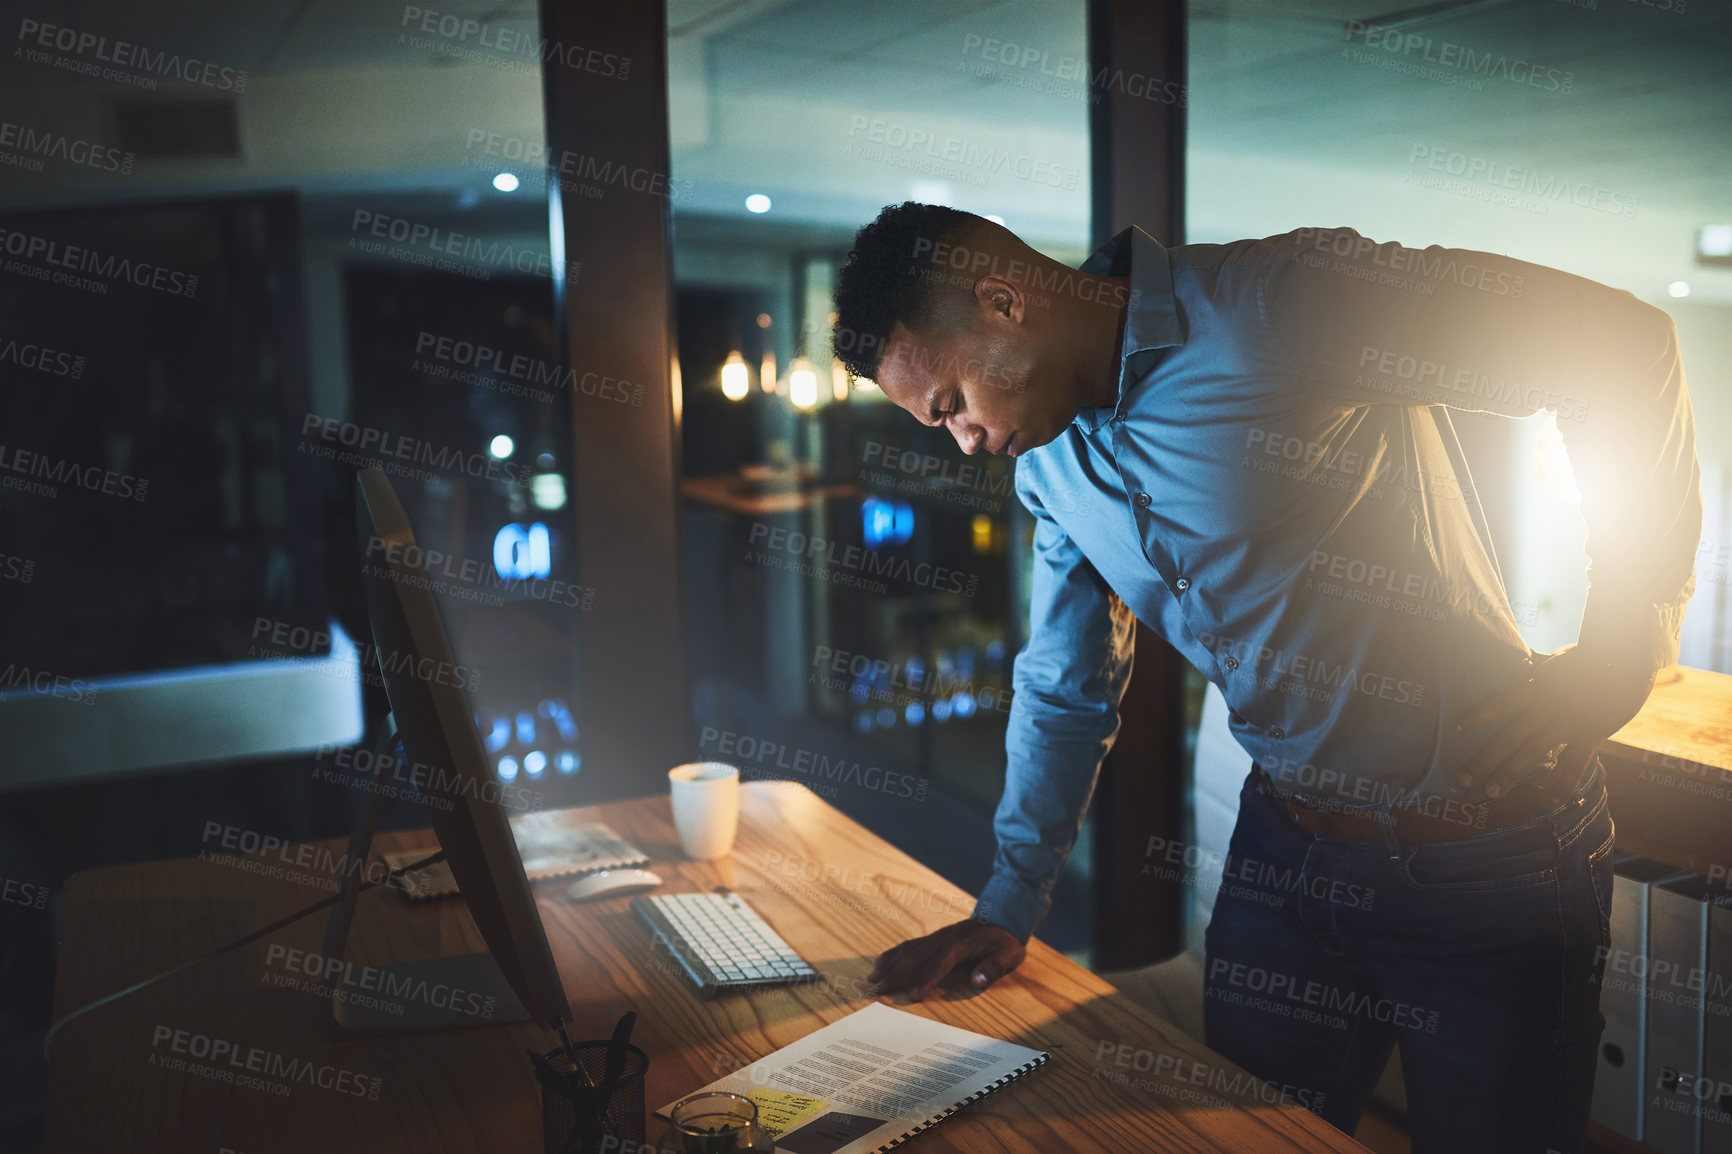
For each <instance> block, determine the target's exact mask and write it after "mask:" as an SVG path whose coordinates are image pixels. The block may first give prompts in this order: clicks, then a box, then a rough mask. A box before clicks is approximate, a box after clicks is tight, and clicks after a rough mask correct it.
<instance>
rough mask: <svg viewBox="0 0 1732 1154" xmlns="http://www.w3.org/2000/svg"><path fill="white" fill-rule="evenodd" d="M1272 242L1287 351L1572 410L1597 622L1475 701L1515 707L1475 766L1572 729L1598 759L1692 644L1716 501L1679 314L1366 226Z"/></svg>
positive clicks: (1506, 400) (1389, 388) (1569, 437)
mask: <svg viewBox="0 0 1732 1154" xmlns="http://www.w3.org/2000/svg"><path fill="white" fill-rule="evenodd" d="M1257 247H1259V248H1262V249H1264V250H1265V251H1266V252H1267V254H1268V257H1269V265H1268V273H1267V280H1266V281H1265V283H1264V285H1263V294H1262V304H1263V307H1264V310H1265V320H1267V322H1268V323H1269V326H1270V333H1271V336H1272V339H1273V340H1274V342H1275V350H1274V351H1275V352H1276V354H1277V355H1278V356H1281V357H1283V358H1284V359H1285V360H1286V362H1287V363H1288V364H1290V365H1293V366H1294V367H1295V368H1296V369H1297V370H1298V371H1299V372H1300V373H1301V374H1302V375H1303V376H1304V377H1305V378H1306V380H1307V383H1309V384H1312V385H1314V386H1315V387H1317V388H1318V389H1319V390H1320V391H1322V392H1324V393H1326V394H1327V395H1332V396H1335V397H1338V398H1341V399H1344V400H1347V401H1349V402H1353V403H1360V404H1398V405H1433V404H1436V405H1447V406H1451V407H1454V408H1461V409H1472V410H1478V411H1482V412H1494V413H1502V414H1505V415H1508V416H1527V415H1530V414H1532V413H1536V412H1539V411H1540V410H1542V409H1549V410H1551V411H1553V412H1555V413H1556V414H1557V418H1558V428H1559V430H1560V431H1561V432H1562V434H1563V438H1564V444H1565V446H1566V447H1567V449H1568V450H1569V454H1570V461H1571V464H1572V466H1573V469H1574V472H1575V475H1576V483H1577V488H1578V489H1579V490H1580V492H1581V494H1582V503H1581V509H1582V516H1583V519H1584V520H1585V521H1586V522H1587V526H1588V542H1587V552H1588V558H1589V569H1588V576H1589V590H1588V599H1587V606H1586V608H1585V610H1584V612H1583V615H1582V623H1581V632H1580V640H1579V642H1578V644H1577V645H1576V646H1575V647H1573V649H1572V650H1571V651H1570V652H1569V653H1568V655H1567V658H1566V659H1564V660H1561V661H1558V660H1554V661H1552V662H1548V663H1546V664H1543V665H1541V666H1540V667H1539V669H1538V670H1536V674H1535V679H1534V681H1533V682H1530V683H1528V685H1526V686H1523V687H1520V688H1519V689H1518V690H1515V691H1512V692H1511V693H1510V694H1506V695H1503V696H1501V697H1499V698H1494V699H1489V700H1488V701H1486V702H1484V703H1482V704H1481V705H1478V706H1475V707H1473V708H1472V709H1469V710H1467V711H1466V712H1465V713H1464V714H1463V716H1462V718H1461V719H1460V720H1461V724H1462V725H1463V728H1465V729H1470V730H1471V729H1474V728H1477V727H1478V726H1480V725H1483V724H1486V723H1488V722H1490V721H1493V720H1496V719H1498V718H1505V719H1507V721H1506V724H1505V725H1504V727H1503V728H1502V729H1501V730H1500V732H1499V733H1498V734H1497V735H1495V736H1494V737H1493V738H1492V739H1491V740H1490V741H1488V742H1487V743H1486V747H1485V749H1484V750H1482V751H1481V753H1480V754H1478V755H1476V756H1475V758H1474V759H1473V760H1471V761H1470V762H1469V763H1468V764H1467V765H1465V766H1463V767H1462V769H1463V784H1464V785H1470V784H1472V783H1473V782H1476V781H1489V782H1491V783H1493V786H1497V783H1501V782H1507V781H1508V780H1509V779H1511V778H1513V777H1514V776H1516V775H1517V774H1519V773H1520V772H1522V770H1524V769H1525V768H1528V767H1531V766H1533V765H1536V764H1539V763H1540V762H1541V761H1544V760H1545V759H1546V753H1547V752H1548V751H1549V750H1552V749H1554V748H1556V747H1557V746H1558V745H1567V746H1568V747H1569V750H1570V754H1571V756H1570V757H1568V758H1567V759H1565V760H1564V761H1562V762H1560V767H1559V768H1560V773H1567V772H1568V771H1570V770H1572V769H1575V770H1579V769H1584V768H1585V767H1586V765H1587V764H1588V761H1589V758H1590V757H1591V755H1592V753H1593V750H1594V748H1595V747H1597V745H1598V743H1599V741H1600V740H1603V739H1604V738H1605V737H1606V736H1609V735H1610V734H1611V733H1612V732H1615V731H1616V730H1617V729H1618V728H1619V727H1620V726H1622V725H1623V724H1624V722H1626V721H1628V720H1629V718H1630V717H1631V716H1634V714H1635V712H1636V710H1638V709H1639V708H1640V707H1641V704H1642V701H1643V700H1645V699H1646V697H1647V693H1648V690H1649V689H1650V688H1651V687H1652V683H1653V676H1652V675H1653V673H1654V672H1655V671H1656V670H1658V669H1660V668H1662V667H1663V666H1665V665H1668V664H1670V663H1671V662H1673V661H1675V660H1677V656H1678V633H1679V628H1680V625H1681V624H1682V621H1683V615H1684V607H1685V604H1686V602H1687V601H1688V600H1689V596H1690V592H1691V590H1692V589H1693V587H1694V582H1695V578H1694V574H1693V572H1692V569H1693V559H1694V555H1695V550H1696V546H1697V542H1698V539H1699V538H1700V536H1701V530H1702V500H1701V490H1700V483H1699V471H1698V468H1697V464H1696V451H1695V426H1694V423H1693V419H1692V416H1691V411H1690V400H1689V395H1688V393H1687V392H1686V389H1685V384H1684V369H1683V363H1682V361H1681V359H1680V357H1679V353H1678V338H1677V333H1676V330H1675V329H1674V327H1673V325H1672V321H1671V318H1669V317H1668V316H1666V314H1665V313H1664V312H1662V311H1660V310H1659V309H1657V308H1654V307H1653V306H1652V305H1648V304H1645V303H1643V302H1642V301H1639V300H1637V299H1636V298H1635V297H1633V296H1631V295H1630V294H1629V293H1626V292H1623V291H1620V290H1617V289H1613V288H1609V287H1607V286H1605V285H1602V284H1598V283H1596V282H1594V281H1590V280H1587V279H1585V278H1582V277H1578V276H1574V275H1571V274H1569V273H1564V272H1559V271H1557V270H1556V269H1550V268H1544V267H1541V266H1539V265H1533V264H1528V263H1526V262H1525V261H1518V260H1513V259H1511V258H1509V257H1504V256H1497V255H1494V254H1490V253H1482V252H1474V251H1471V250H1466V249H1449V248H1441V247H1435V246H1434V247H1432V248H1427V249H1423V250H1419V249H1410V248H1404V247H1402V246H1401V245H1398V244H1377V243H1375V242H1373V241H1371V240H1369V239H1368V238H1366V237H1362V236H1360V235H1359V234H1358V233H1356V232H1354V231H1352V230H1351V229H1327V230H1317V229H1300V230H1299V231H1297V232H1294V233H1289V234H1287V235H1286V236H1282V237H1271V238H1269V239H1268V240H1266V241H1262V242H1259V245H1258V246H1257ZM1608 726H1609V728H1608ZM1536 755H1537V756H1536ZM1500 788H1501V786H1498V787H1497V788H1493V787H1492V786H1488V793H1489V794H1490V795H1491V796H1494V797H1495V796H1497V795H1498V792H1499V791H1500Z"/></svg>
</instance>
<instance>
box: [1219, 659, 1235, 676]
mask: <svg viewBox="0 0 1732 1154" xmlns="http://www.w3.org/2000/svg"><path fill="white" fill-rule="evenodd" d="M1221 664H1222V665H1225V666H1226V667H1227V672H1228V673H1231V672H1233V670H1235V669H1237V668H1239V659H1238V658H1237V657H1229V658H1227V659H1226V660H1224V661H1222V662H1221Z"/></svg>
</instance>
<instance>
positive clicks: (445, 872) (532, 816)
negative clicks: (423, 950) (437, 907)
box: [385, 810, 649, 901]
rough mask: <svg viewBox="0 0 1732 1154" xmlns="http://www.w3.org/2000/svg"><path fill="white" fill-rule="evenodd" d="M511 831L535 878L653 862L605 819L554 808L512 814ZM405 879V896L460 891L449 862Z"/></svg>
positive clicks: (408, 853)
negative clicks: (579, 821)
mask: <svg viewBox="0 0 1732 1154" xmlns="http://www.w3.org/2000/svg"><path fill="white" fill-rule="evenodd" d="M511 837H512V840H513V841H515V842H516V843H517V852H518V855H519V856H520V857H522V858H523V872H524V874H526V875H527V876H528V878H529V880H530V881H532V882H539V881H546V880H548V879H549V878H566V877H576V876H578V875H580V874H592V873H595V872H597V871H598V870H618V869H635V868H637V867H639V866H646V865H648V864H649V858H648V857H646V856H645V855H644V852H643V851H642V850H640V849H638V848H637V847H636V846H634V845H632V844H631V843H630V842H628V841H626V840H625V839H624V838H622V837H620V836H619V834H617V833H615V832H614V831H613V830H612V829H610V828H609V827H608V826H605V825H602V824H601V823H600V822H596V823H594V824H591V825H578V826H572V825H566V824H565V822H564V820H563V817H562V815H561V814H560V813H558V812H557V811H554V810H549V811H547V812H545V813H526V814H519V815H517V816H515V817H513V818H512V819H511ZM426 856H427V851H426V850H425V849H414V850H395V851H393V852H391V853H388V854H386V855H385V864H386V865H387V866H389V867H390V868H391V869H402V868H403V867H404V866H408V865H413V864H415V863H416V862H418V861H420V860H421V859H422V858H424V857H426ZM401 880H402V885H401V887H400V888H401V889H402V893H403V896H404V897H406V898H408V899H409V900H411V901H420V900H423V899H425V898H448V897H451V896H452V895H454V894H455V893H456V892H457V879H456V878H455V877H453V876H451V867H450V866H448V865H446V864H445V863H444V862H435V863H434V864H433V865H430V866H424V867H422V868H421V869H418V870H412V871H411V872H409V873H406V874H404V875H402V879H401Z"/></svg>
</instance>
